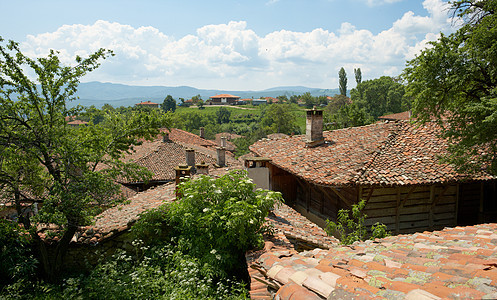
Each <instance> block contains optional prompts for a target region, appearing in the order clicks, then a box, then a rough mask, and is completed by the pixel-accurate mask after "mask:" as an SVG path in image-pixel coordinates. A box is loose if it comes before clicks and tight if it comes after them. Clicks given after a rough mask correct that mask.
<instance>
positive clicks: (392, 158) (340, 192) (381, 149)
mask: <svg viewBox="0 0 497 300" xmlns="http://www.w3.org/2000/svg"><path fill="white" fill-rule="evenodd" d="M308 117H309V114H308ZM308 122H310V123H308V126H307V127H308V129H310V128H313V126H312V122H313V120H312V117H311V118H308ZM319 122H320V121H319V120H317V123H316V124H318V127H319V126H321V125H319ZM315 129H316V128H314V130H315ZM318 129H319V128H318ZM438 130H439V128H438V127H437V126H436V125H435V124H432V123H429V124H425V125H423V126H417V125H414V124H412V123H410V122H408V121H397V122H379V123H376V124H372V125H367V126H361V127H352V128H346V129H339V130H334V131H325V132H323V134H322V138H321V139H324V141H321V142H320V143H316V141H311V140H309V135H307V136H304V135H300V136H292V137H288V138H285V139H277V140H269V139H266V140H261V141H258V142H257V143H255V144H254V145H252V146H251V147H250V149H251V151H252V152H253V153H255V154H256V155H259V156H264V157H267V158H268V159H271V163H270V165H269V169H270V170H269V173H270V180H271V186H272V188H273V190H277V191H281V192H282V194H283V197H284V199H285V200H286V201H287V204H290V205H293V206H294V207H295V208H296V209H297V210H299V211H300V212H301V213H304V214H306V216H307V217H309V218H310V219H311V220H313V221H314V222H316V223H317V224H318V225H321V226H324V225H325V220H326V219H330V220H336V217H337V212H338V210H340V209H350V208H351V206H352V205H353V204H355V203H357V202H359V201H360V199H364V200H365V201H366V202H367V204H366V207H365V211H364V212H365V213H366V214H367V216H368V218H367V219H366V225H372V224H374V223H376V222H380V223H384V224H385V225H387V227H388V230H390V231H391V232H393V233H410V232H417V231H424V230H437V229H441V228H444V227H447V226H455V225H471V224H476V223H481V222H495V221H497V180H496V178H495V177H493V176H491V175H489V174H487V173H483V172H482V173H480V174H475V175H465V174H459V173H457V172H456V170H455V169H454V168H453V166H451V165H448V164H442V163H440V160H439V156H440V155H441V154H443V153H444V152H445V151H446V148H447V144H446V142H445V141H444V140H443V139H440V138H438V136H437V133H438Z"/></svg>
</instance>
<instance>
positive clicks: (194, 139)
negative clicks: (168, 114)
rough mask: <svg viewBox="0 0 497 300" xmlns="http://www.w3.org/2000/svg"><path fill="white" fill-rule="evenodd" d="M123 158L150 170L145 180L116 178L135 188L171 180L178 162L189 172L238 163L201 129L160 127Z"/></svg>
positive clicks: (147, 186)
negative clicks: (152, 137) (158, 134)
mask: <svg viewBox="0 0 497 300" xmlns="http://www.w3.org/2000/svg"><path fill="white" fill-rule="evenodd" d="M123 160H124V161H126V162H130V161H132V162H134V163H136V164H137V165H139V166H142V167H145V168H147V169H148V170H149V171H150V172H152V173H153V176H152V178H151V179H150V180H149V181H148V182H147V183H144V182H134V181H129V180H124V179H122V180H120V181H119V182H120V183H121V184H123V185H125V186H127V187H129V188H132V189H134V190H136V191H144V190H146V189H148V188H150V187H154V186H158V185H162V184H166V183H170V182H174V181H175V179H176V172H175V168H177V167H178V166H181V165H186V166H189V167H190V168H191V172H192V174H193V173H196V172H197V170H198V169H199V168H201V169H203V170H204V172H206V173H207V174H208V173H209V172H211V171H212V170H213V169H216V168H220V167H232V166H238V165H240V164H239V162H238V161H237V160H235V158H234V155H233V154H232V153H231V152H230V151H229V150H228V149H227V148H226V145H224V147H223V145H220V144H217V143H216V142H215V141H211V140H207V139H204V138H202V130H201V135H200V136H198V135H195V134H193V133H190V132H187V131H184V130H181V129H177V128H171V129H163V130H162V135H161V137H158V138H157V139H155V140H153V141H144V142H143V143H142V144H141V145H139V146H135V147H133V149H132V153H131V154H129V155H126V156H125V157H124V159H123Z"/></svg>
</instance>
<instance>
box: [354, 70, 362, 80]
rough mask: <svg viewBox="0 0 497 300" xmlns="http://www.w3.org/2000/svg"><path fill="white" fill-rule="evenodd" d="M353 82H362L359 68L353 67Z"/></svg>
mask: <svg viewBox="0 0 497 300" xmlns="http://www.w3.org/2000/svg"><path fill="white" fill-rule="evenodd" d="M354 76H355V82H356V83H357V84H359V83H361V82H362V73H361V68H357V69H354Z"/></svg>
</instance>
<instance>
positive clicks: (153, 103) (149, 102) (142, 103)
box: [135, 101, 159, 105]
mask: <svg viewBox="0 0 497 300" xmlns="http://www.w3.org/2000/svg"><path fill="white" fill-rule="evenodd" d="M135 105H159V103H155V102H152V101H141V102H140V103H136V104H135Z"/></svg>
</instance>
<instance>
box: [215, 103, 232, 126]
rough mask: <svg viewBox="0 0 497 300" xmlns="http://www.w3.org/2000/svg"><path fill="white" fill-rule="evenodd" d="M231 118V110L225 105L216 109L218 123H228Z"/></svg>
mask: <svg viewBox="0 0 497 300" xmlns="http://www.w3.org/2000/svg"><path fill="white" fill-rule="evenodd" d="M230 118H231V111H229V110H228V109H227V108H226V107H220V108H219V109H218V110H217V111H216V119H217V123H218V124H224V123H229V122H230Z"/></svg>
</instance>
